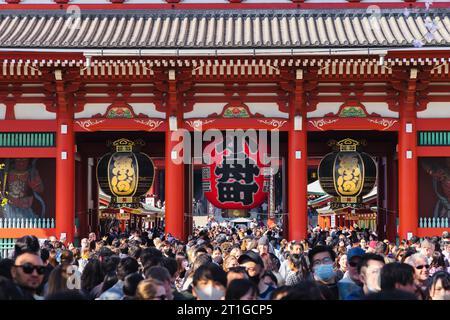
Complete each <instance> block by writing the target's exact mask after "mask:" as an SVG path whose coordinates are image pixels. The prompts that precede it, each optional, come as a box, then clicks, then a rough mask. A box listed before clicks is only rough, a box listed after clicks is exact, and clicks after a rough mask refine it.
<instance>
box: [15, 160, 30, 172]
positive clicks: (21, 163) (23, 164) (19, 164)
mask: <svg viewBox="0 0 450 320" xmlns="http://www.w3.org/2000/svg"><path fill="white" fill-rule="evenodd" d="M29 163H30V160H29V159H26V158H20V159H16V163H15V164H16V170H19V171H25V170H27V169H28V164H29Z"/></svg>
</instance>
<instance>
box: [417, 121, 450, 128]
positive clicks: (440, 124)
mask: <svg viewBox="0 0 450 320" xmlns="http://www.w3.org/2000/svg"><path fill="white" fill-rule="evenodd" d="M416 123H417V130H418V131H433V130H436V131H450V121H448V118H439V119H417V120H416Z"/></svg>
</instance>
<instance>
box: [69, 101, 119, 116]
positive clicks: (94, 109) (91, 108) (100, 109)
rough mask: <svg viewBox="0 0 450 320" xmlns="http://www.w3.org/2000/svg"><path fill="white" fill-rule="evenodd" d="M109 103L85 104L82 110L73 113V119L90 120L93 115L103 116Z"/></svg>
mask: <svg viewBox="0 0 450 320" xmlns="http://www.w3.org/2000/svg"><path fill="white" fill-rule="evenodd" d="M109 106H110V103H87V104H86V105H85V106H84V110H83V111H81V112H77V113H75V119H83V118H91V117H92V116H93V115H94V114H97V113H100V114H104V113H105V112H106V109H108V107H109Z"/></svg>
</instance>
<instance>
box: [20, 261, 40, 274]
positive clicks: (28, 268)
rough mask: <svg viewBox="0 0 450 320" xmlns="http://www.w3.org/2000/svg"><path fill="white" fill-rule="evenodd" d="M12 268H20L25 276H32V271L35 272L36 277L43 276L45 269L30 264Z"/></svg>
mask: <svg viewBox="0 0 450 320" xmlns="http://www.w3.org/2000/svg"><path fill="white" fill-rule="evenodd" d="M14 267H16V268H22V270H23V272H25V273H26V274H32V273H33V271H34V270H36V272H37V273H38V275H43V274H44V273H45V267H44V266H35V265H33V264H31V263H25V264H23V265H21V266H16V265H14Z"/></svg>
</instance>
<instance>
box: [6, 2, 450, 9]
mask: <svg viewBox="0 0 450 320" xmlns="http://www.w3.org/2000/svg"><path fill="white" fill-rule="evenodd" d="M374 4H376V5H377V6H379V7H380V8H382V9H402V8H425V3H423V2H422V3H411V2H396V3H387V2H384V3H383V2H378V3H326V2H324V3H270V2H269V3H264V2H263V1H261V3H206V4H205V3H177V4H168V3H161V4H155V3H142V4H126V3H123V4H113V3H111V4H76V3H75V4H74V3H69V4H61V5H59V4H3V5H0V10H66V9H67V8H68V7H69V6H71V5H72V6H73V5H76V6H78V7H79V8H80V9H82V10H169V9H175V10H245V9H247V10H255V9H271V10H275V9H279V10H281V9H321V10H324V8H326V9H329V10H336V9H366V8H368V7H369V6H371V5H374ZM449 5H450V3H449V2H434V3H433V8H448V7H449Z"/></svg>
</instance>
